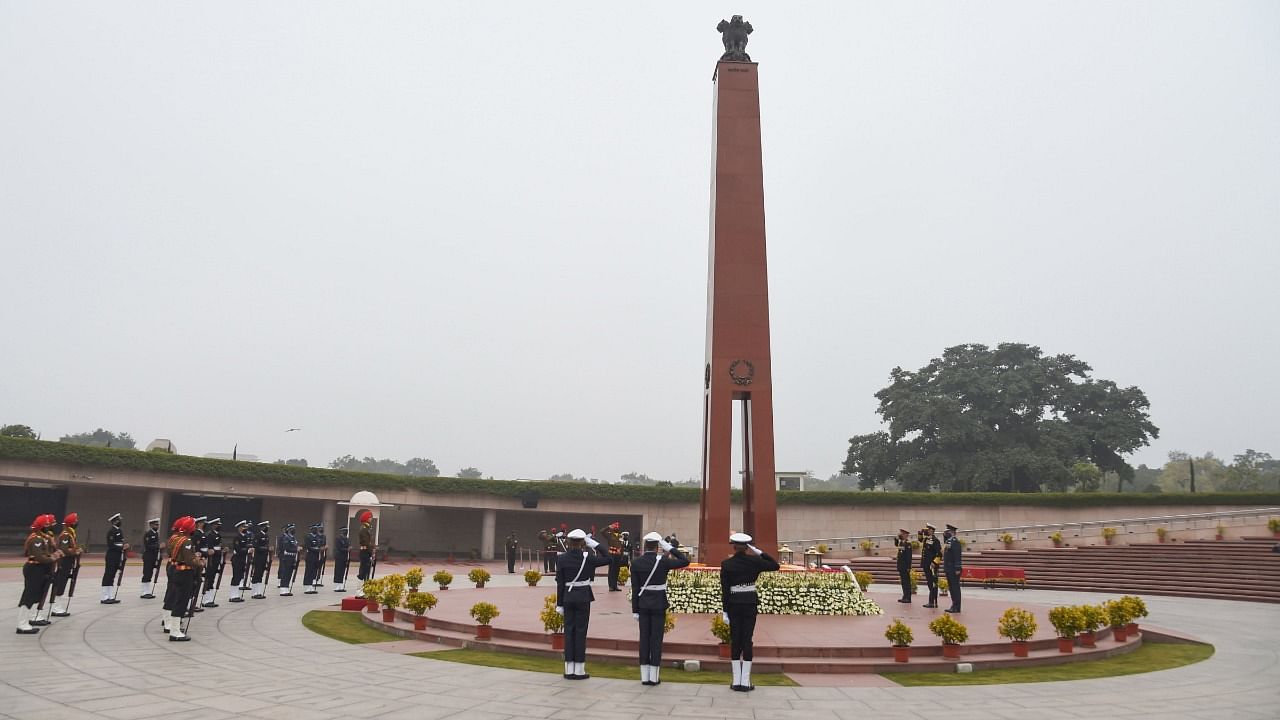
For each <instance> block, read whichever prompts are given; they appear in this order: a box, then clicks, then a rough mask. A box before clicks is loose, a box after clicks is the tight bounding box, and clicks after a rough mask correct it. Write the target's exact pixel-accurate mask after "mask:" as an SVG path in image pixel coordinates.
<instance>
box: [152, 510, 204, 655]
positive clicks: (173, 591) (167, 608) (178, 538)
mask: <svg viewBox="0 0 1280 720" xmlns="http://www.w3.org/2000/svg"><path fill="white" fill-rule="evenodd" d="M188 520H190V521H191V527H190V528H189V529H188V528H187V521H188ZM193 530H195V518H193V517H191V516H190V515H183V516H181V517H179V518H176V519H174V521H173V524H172V525H170V526H169V537H168V539H167V540H165V542H164V546H165V548H167V552H168V559H167V560H166V561H165V563H164V575H165V583H164V602H162V603H161V605H160V629H161V630H162V631H163V632H164V633H165V634H168V633H169V618H170V617H172V613H173V601H174V598H175V597H176V596H177V594H178V584H177V583H176V582H175V581H174V579H173V573H174V569H173V561H174V549H175V548H176V547H177V544H178V543H182V542H187V541H188V540H189V539H190V536H189V535H188V533H189V532H191V531H193Z"/></svg>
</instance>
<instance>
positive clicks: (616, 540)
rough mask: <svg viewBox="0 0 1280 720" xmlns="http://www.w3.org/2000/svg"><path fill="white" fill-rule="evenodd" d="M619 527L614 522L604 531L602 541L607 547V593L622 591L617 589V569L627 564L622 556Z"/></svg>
mask: <svg viewBox="0 0 1280 720" xmlns="http://www.w3.org/2000/svg"><path fill="white" fill-rule="evenodd" d="M621 527H622V526H621V525H620V524H619V523H616V522H615V523H612V524H611V525H609V527H607V528H605V529H604V539H605V542H606V543H607V544H608V545H609V592H621V591H622V588H620V587H618V569H619V568H621V567H622V566H623V565H626V564H627V559H626V558H625V557H623V555H622V532H621V531H620V530H619V528H621Z"/></svg>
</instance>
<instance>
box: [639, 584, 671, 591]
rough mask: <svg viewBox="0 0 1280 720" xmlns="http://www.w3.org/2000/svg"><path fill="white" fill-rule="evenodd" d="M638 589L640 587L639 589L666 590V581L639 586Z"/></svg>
mask: <svg viewBox="0 0 1280 720" xmlns="http://www.w3.org/2000/svg"><path fill="white" fill-rule="evenodd" d="M640 589H641V590H648V591H650V592H657V591H659V590H662V591H664V592H665V591H666V589H667V584H666V583H662V584H661V585H645V586H644V587H642V588H640Z"/></svg>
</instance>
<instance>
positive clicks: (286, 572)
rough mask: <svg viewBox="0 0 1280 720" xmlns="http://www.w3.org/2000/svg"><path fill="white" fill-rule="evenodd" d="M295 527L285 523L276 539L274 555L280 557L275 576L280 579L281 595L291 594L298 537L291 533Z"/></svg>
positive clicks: (296, 561)
mask: <svg viewBox="0 0 1280 720" xmlns="http://www.w3.org/2000/svg"><path fill="white" fill-rule="evenodd" d="M296 527H297V526H296V525H294V524H293V523H289V524H288V525H285V526H284V532H282V533H280V537H279V538H278V539H277V540H276V557H279V558H280V569H279V570H278V571H277V572H276V577H277V578H279V580H280V595H281V597H289V596H290V595H293V587H292V586H293V569H294V568H295V567H297V565H298V538H296V537H294V535H293V533H294V528H296Z"/></svg>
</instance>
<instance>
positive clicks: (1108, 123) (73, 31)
mask: <svg viewBox="0 0 1280 720" xmlns="http://www.w3.org/2000/svg"><path fill="white" fill-rule="evenodd" d="M620 7H621V6H618V5H610V4H606V5H600V4H597V3H576V4H574V5H572V6H570V5H569V4H568V3H539V4H535V3H526V2H518V3H496V2H488V3H452V4H449V5H444V4H441V3H416V2H415V3H409V2H400V3H395V2H387V3H326V2H312V1H310V0H309V1H308V2H273V3H230V2H224V3H190V2H187V3H168V2H166V3H98V2H93V3H71V2H66V3H47V2H17V1H16V0H13V1H8V2H2V3H0V104H2V105H3V110H2V111H0V246H2V248H0V249H2V250H3V253H2V254H0V280H2V281H3V288H4V303H3V308H4V310H3V333H2V334H0V338H3V340H2V341H0V367H2V368H3V372H2V373H0V423H25V424H29V425H32V426H33V427H35V428H36V429H37V430H39V431H40V432H42V433H43V436H44V437H45V438H46V439H56V438H57V437H58V436H60V435H62V434H65V433H72V432H79V431H85V430H92V429H93V428H96V427H99V426H102V427H106V428H109V429H113V430H117V431H128V432H131V433H132V434H133V435H134V437H135V438H137V439H138V440H139V442H140V444H145V443H146V442H148V441H150V440H151V439H152V438H155V437H165V438H170V439H172V440H173V442H174V443H175V445H176V446H177V448H178V450H179V451H181V452H183V453H190V454H202V453H205V452H213V451H221V452H230V451H231V449H232V447H233V445H235V444H237V443H238V444H239V447H240V450H241V451H242V452H247V453H255V454H258V455H260V456H262V457H264V458H265V459H267V460H274V459H276V458H286V457H305V458H307V459H308V460H309V461H310V462H311V464H312V465H323V464H325V463H327V462H328V461H330V460H332V459H333V458H335V457H337V456H340V455H344V454H346V453H352V454H355V455H357V456H364V455H374V456H378V457H391V458H395V459H399V460H404V459H407V458H409V457H412V456H424V457H429V458H432V459H434V460H435V461H436V462H437V464H438V465H439V466H440V469H441V470H442V471H444V472H445V473H446V474H452V473H454V472H456V471H457V469H458V468H460V467H463V466H476V467H479V468H480V469H481V470H482V471H483V472H484V473H485V475H493V476H495V477H498V478H514V477H523V478H545V477H547V476H548V475H551V474H553V473H562V472H571V473H574V474H575V475H586V476H590V477H599V478H601V479H605V480H616V479H617V478H618V476H619V475H620V474H622V473H626V472H629V471H638V472H643V473H647V474H649V475H651V476H653V477H655V478H659V479H668V480H683V479H688V478H692V477H696V476H697V475H698V465H699V453H700V442H699V433H700V428H701V421H702V418H701V383H702V366H703V359H704V358H703V353H704V346H703V334H704V328H705V312H706V275H707V267H706V263H707V231H708V229H707V220H708V200H709V186H710V147H709V141H710V137H711V97H712V84H711V73H712V69H713V67H714V64H715V61H716V59H717V58H718V57H719V54H720V53H721V52H722V48H721V45H720V38H719V36H718V34H717V33H716V32H715V26H716V23H717V22H718V21H719V20H720V19H721V18H722V17H728V16H729V15H730V14H732V13H740V14H743V15H745V16H746V18H747V19H748V20H749V21H750V22H751V23H752V24H753V25H754V27H755V33H754V34H753V35H752V36H751V42H750V45H749V47H748V51H749V52H750V53H751V55H752V58H753V59H754V60H756V61H757V62H759V63H760V89H761V108H762V110H761V111H762V116H763V117H762V120H763V145H764V167H765V205H766V215H767V232H768V243H769V264H770V267H769V271H770V294H771V300H772V311H771V320H772V335H773V362H774V376H775V384H774V393H775V397H774V403H775V406H776V438H777V440H776V442H777V460H778V467H779V469H809V470H812V471H814V472H816V473H818V474H819V475H821V476H824V477H825V476H826V475H828V474H830V473H832V472H835V471H837V470H838V469H839V465H840V463H841V462H842V460H843V459H844V455H845V452H846V449H847V440H848V438H849V437H850V436H852V435H854V434H859V433H864V432H870V431H873V430H876V429H878V428H879V427H880V424H879V417H878V416H877V415H876V414H875V408H876V401H875V399H874V397H873V393H874V392H875V391H876V390H878V389H880V388H881V387H883V386H885V385H886V384H887V382H888V374H889V371H890V370H891V369H892V368H893V367H894V366H897V365H901V366H903V367H907V368H912V369H914V368H918V367H920V366H922V365H924V364H926V363H927V362H928V361H929V359H930V358H932V357H936V356H938V355H940V354H941V352H942V350H943V348H945V347H948V346H950V345H955V344H958V343H967V342H975V343H985V344H991V345H994V344H996V343H1000V342H1025V343H1031V344H1036V345H1039V346H1040V347H1041V348H1043V349H1044V351H1045V352H1046V353H1073V354H1075V355H1077V356H1078V357H1080V358H1082V359H1084V360H1086V361H1087V362H1089V363H1090V364H1092V366H1093V367H1094V370H1095V376H1096V377H1100V378H1107V379H1111V380H1114V381H1116V382H1117V383H1120V384H1121V385H1137V386H1139V387H1141V388H1142V389H1143V390H1145V391H1146V393H1147V395H1148V397H1149V398H1150V400H1151V415H1152V419H1153V421H1154V422H1155V423H1156V424H1157V425H1158V426H1159V427H1160V429H1161V434H1160V438H1159V440H1157V441H1156V442H1155V443H1153V445H1152V446H1151V447H1150V448H1149V449H1147V450H1144V451H1142V452H1140V453H1138V454H1136V455H1135V456H1133V457H1132V458H1131V459H1132V460H1133V461H1134V463H1135V464H1136V463H1138V462H1146V463H1149V464H1159V463H1161V462H1163V460H1164V456H1165V454H1166V453H1167V452H1168V451H1169V450H1172V449H1183V450H1188V451H1192V452H1195V453H1200V452H1203V451H1205V450H1212V451H1214V452H1216V453H1218V454H1219V455H1226V456H1229V455H1231V454H1234V453H1237V452H1240V451H1242V450H1244V449H1245V448H1246V447H1252V448H1256V449H1259V450H1265V451H1270V452H1272V453H1275V454H1277V455H1280V411H1277V402H1276V401H1277V397H1280V373H1278V372H1277V368H1278V367H1280V364H1278V363H1280V360H1278V358H1280V332H1277V327H1276V325H1277V319H1278V316H1280V312H1278V309H1280V283H1278V282H1277V271H1278V269H1280V248H1278V245H1280V242H1278V241H1280V130H1278V129H1280V82H1278V81H1277V78H1280V4H1277V3H1275V2H1255V3H1248V2H1195V3H1178V2H1163V1H1162V2H1141V3H1135V2H1114V1H1112V0H1108V1H1106V2H1062V3H1043V2H1035V3H1028V2H1002V3H963V4H955V3H935V4H919V3H881V2H857V3H854V2H836V3H802V4H794V3H787V4H780V3H758V2H742V3H739V4H736V5H722V6H713V5H707V4H706V3H687V2H678V3H674V2H673V3H633V4H629V5H627V6H626V9H625V10H619V9H618V8H620ZM291 427H300V428H302V431H300V432H293V433H288V434H286V433H285V432H284V431H285V430H286V429H287V428H291Z"/></svg>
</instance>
